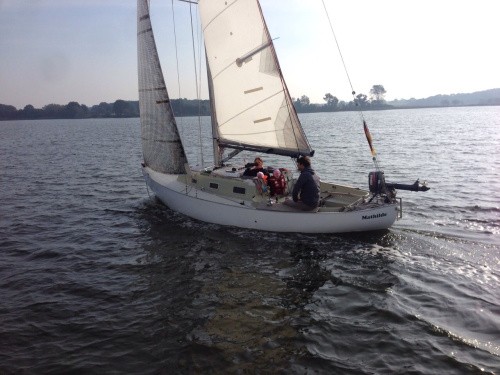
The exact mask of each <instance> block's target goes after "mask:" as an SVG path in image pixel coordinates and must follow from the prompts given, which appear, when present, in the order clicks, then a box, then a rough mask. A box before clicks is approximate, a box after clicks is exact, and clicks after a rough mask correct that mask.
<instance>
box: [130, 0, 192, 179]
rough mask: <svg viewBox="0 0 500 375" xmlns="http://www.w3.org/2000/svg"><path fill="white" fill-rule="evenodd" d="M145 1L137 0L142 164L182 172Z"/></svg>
mask: <svg viewBox="0 0 500 375" xmlns="http://www.w3.org/2000/svg"><path fill="white" fill-rule="evenodd" d="M148 3H149V1H148V0H137V60H138V75H139V109H140V114H141V135H142V151H143V154H144V155H143V156H144V163H145V164H146V165H147V166H148V167H150V168H151V169H153V170H155V171H158V172H161V173H168V174H183V173H186V172H185V164H186V163H187V158H186V155H185V153H184V148H183V146H182V142H181V139H180V136H179V132H178V130H177V125H176V123H175V118H174V116H173V112H172V108H171V106H170V100H169V97H168V93H167V88H166V86H165V80H164V79H163V73H162V70H161V66H160V60H159V58H158V52H157V50H156V44H155V39H154V35H153V29H152V27H151V20H150V18H149V5H148Z"/></svg>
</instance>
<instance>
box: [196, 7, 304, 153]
mask: <svg viewBox="0 0 500 375" xmlns="http://www.w3.org/2000/svg"><path fill="white" fill-rule="evenodd" d="M199 10H200V16H201V21H202V29H203V32H204V39H205V47H206V58H207V64H208V66H209V72H210V73H209V74H210V75H209V81H210V82H211V85H212V91H211V100H212V101H213V102H214V104H213V106H214V109H215V113H216V115H215V116H214V121H215V126H216V127H217V132H216V134H217V139H218V144H219V146H221V147H226V148H228V147H229V148H231V147H232V148H236V149H245V150H256V151H259V152H262V151H261V150H267V151H264V152H268V151H270V150H271V151H272V152H273V153H276V154H283V153H284V154H286V155H289V154H291V153H292V154H293V155H311V154H312V153H313V150H312V149H311V147H310V145H309V142H308V141H307V138H306V136H305V133H304V131H303V129H302V126H301V124H300V121H299V119H298V116H297V113H296V112H295V109H294V108H293V104H292V100H291V97H290V94H289V92H288V89H287V87H286V84H285V82H284V80H283V77H282V74H281V70H280V68H279V63H278V61H277V59H276V53H275V51H274V46H273V42H272V40H271V38H270V35H269V32H268V30H267V26H266V24H265V21H264V18H263V17H262V13H261V9H260V5H259V3H258V1H257V0H238V1H234V2H228V1H224V0H200V1H199ZM255 127H258V130H257V131H255V130H256V128H255ZM280 150H283V151H280Z"/></svg>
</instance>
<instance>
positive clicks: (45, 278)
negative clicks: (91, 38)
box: [0, 107, 500, 374]
mask: <svg viewBox="0 0 500 375" xmlns="http://www.w3.org/2000/svg"><path fill="white" fill-rule="evenodd" d="M300 117H301V119H302V121H303V124H304V127H305V129H306V132H307V133H308V138H309V141H310V142H311V144H312V145H313V147H314V148H315V149H316V156H315V158H314V160H313V163H314V164H313V167H314V168H315V169H316V170H317V171H318V172H319V174H320V176H321V177H322V178H323V179H324V180H329V181H335V182H339V183H346V184H350V185H355V186H359V187H365V188H366V185H367V180H368V177H367V176H368V172H369V171H370V170H372V169H373V165H372V161H371V155H370V152H369V149H368V146H367V144H366V141H365V139H364V134H363V129H362V125H361V123H360V119H359V115H358V114H356V113H334V114H307V115H301V116H300ZM365 117H366V119H367V121H368V124H369V127H370V130H371V132H372V135H373V138H374V145H375V147H376V149H377V151H378V154H379V160H380V163H381V165H382V167H383V169H384V170H385V174H386V177H387V180H388V181H391V182H401V183H412V182H413V181H415V180H416V179H417V178H420V179H421V180H422V181H423V180H426V181H427V183H428V185H429V186H430V187H431V190H430V191H428V192H426V193H413V192H404V191H401V192H399V196H400V197H402V198H403V203H404V213H403V214H404V216H403V219H401V220H399V221H397V222H396V224H395V225H394V227H393V228H391V229H390V230H388V231H384V232H381V233H370V234H364V235H362V234H354V235H302V234H300V233H298V234H294V235H284V234H276V233H265V232H252V231H248V230H244V229H237V228H230V227H221V226H216V225H210V224H205V223H201V222H198V221H195V220H192V219H189V218H187V217H185V216H182V215H180V214H177V213H175V212H172V211H170V210H169V209H168V208H166V207H165V206H163V205H162V204H161V203H159V202H158V201H157V200H155V199H154V197H152V196H151V197H150V196H149V195H148V190H147V189H146V186H145V184H144V181H143V179H142V175H141V171H140V162H141V150H140V126H139V120H138V119H125V120H71V121H67V120H54V121H26V122H24V121H17V122H0V166H1V174H0V199H1V206H0V373H2V374H10V373H27V374H43V373H131V374H132V373H135V374H157V373H164V374H172V373H178V374H191V373H200V374H210V373H214V374H217V373H261V374H268V373H293V374H387V373H398V374H474V373H489V374H500V281H499V280H500V215H499V213H500V168H499V165H500V156H499V150H500V107H475V108H448V109H446V108H442V109H418V110H392V111H379V112H366V113H365ZM202 126H203V127H204V128H203V131H202V132H204V133H205V132H206V129H207V128H208V119H207V118H204V119H202ZM180 127H181V128H182V136H183V138H185V141H186V145H187V148H188V154H189V157H190V162H191V163H192V164H196V163H200V162H201V157H200V156H198V155H199V142H198V133H199V131H198V120H197V119H193V118H184V119H181V120H180ZM205 144H206V145H209V144H210V143H209V142H208V141H206V142H205ZM210 155H211V152H210V151H206V152H205V154H204V157H203V159H204V162H205V163H209V162H210V158H211V156H210ZM241 158H242V159H248V160H251V159H252V158H253V155H243V156H242V157H241ZM265 161H266V164H268V165H276V164H278V163H279V164H282V163H288V160H286V159H285V160H279V159H272V157H270V156H265Z"/></svg>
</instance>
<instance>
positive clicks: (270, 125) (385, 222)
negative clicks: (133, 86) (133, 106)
mask: <svg viewBox="0 0 500 375" xmlns="http://www.w3.org/2000/svg"><path fill="white" fill-rule="evenodd" d="M197 6H198V7H199V9H198V10H199V14H200V18H201V25H202V30H203V38H204V43H205V54H206V60H207V76H208V88H209V96H210V103H211V122H212V138H213V153H214V165H213V166H212V167H194V166H192V165H190V164H189V161H188V159H187V157H186V153H185V149H184V146H183V143H182V140H181V137H180V134H179V130H178V127H177V124H176V119H175V116H174V113H173V111H172V107H171V104H170V99H169V96H168V92H167V87H166V85H165V80H164V78H163V74H162V70H161V66H160V60H159V57H158V52H157V48H156V44H155V37H154V34H153V28H152V23H151V19H150V8H149V1H148V0H138V1H137V45H138V79H139V106H140V119H141V136H142V149H143V157H144V161H143V163H142V172H143V175H144V179H145V181H146V183H147V186H148V187H149V188H150V189H151V190H152V191H153V192H154V194H155V195H156V196H157V197H158V198H159V199H160V200H161V201H162V202H163V203H164V204H165V205H166V206H168V207H169V208H170V209H172V210H174V211H177V212H180V213H182V214H184V215H186V216H189V217H191V218H194V219H197V220H201V221H203V222H208V223H215V224H220V225H227V226H236V227H240V228H248V229H253V230H262V231H272V232H298V233H343V232H359V231H373V230H381V229H387V228H389V227H390V226H391V225H393V223H394V222H395V221H396V220H397V218H398V217H399V216H400V212H401V200H398V199H397V198H396V186H394V184H392V185H391V184H388V183H386V182H385V179H384V175H383V172H382V171H375V172H370V175H369V181H370V183H369V189H368V190H362V189H359V188H356V187H349V186H343V185H338V184H333V183H328V182H324V181H321V182H320V201H319V206H318V208H317V209H315V210H312V211H300V210H296V209H294V208H291V207H289V206H288V205H286V204H284V202H285V200H286V199H289V198H290V195H291V193H292V190H293V187H294V184H295V182H296V181H297V176H294V175H293V172H292V171H291V170H289V169H286V168H275V170H278V171H279V173H276V172H275V171H274V170H269V171H268V172H269V173H268V175H269V176H274V175H279V178H280V179H281V181H282V182H283V184H282V187H283V189H281V191H279V192H278V193H276V192H272V191H271V189H269V186H267V181H266V179H265V178H264V179H262V178H261V177H253V178H247V177H245V176H244V171H245V166H244V165H231V164H229V163H228V162H229V161H230V160H231V159H232V158H234V157H235V155H237V154H238V153H239V152H241V151H251V152H255V153H256V154H259V155H261V154H274V155H279V156H288V157H291V158H293V159H294V160H295V159H297V158H299V157H301V156H308V157H312V156H313V155H314V150H313V149H312V147H311V145H310V144H309V142H308V140H307V137H306V134H305V132H304V130H303V128H302V126H301V123H300V121H299V118H298V116H297V113H296V111H295V109H294V106H293V103H292V99H291V96H290V94H289V92H288V89H287V86H286V83H285V80H284V78H283V75H282V72H281V69H280V66H279V62H278V58H277V54H276V51H275V49H274V45H273V41H272V39H271V36H270V34H269V31H268V28H267V26H266V22H265V20H264V16H263V13H262V9H261V7H260V4H259V2H258V0H236V1H224V0H199V1H198V2H197ZM405 186H406V187H407V189H413V190H417V191H418V190H422V189H423V188H424V187H423V186H421V185H420V184H419V183H418V180H417V182H415V184H414V185H405ZM408 186H410V187H411V188H408ZM398 188H405V187H404V186H399V187H398Z"/></svg>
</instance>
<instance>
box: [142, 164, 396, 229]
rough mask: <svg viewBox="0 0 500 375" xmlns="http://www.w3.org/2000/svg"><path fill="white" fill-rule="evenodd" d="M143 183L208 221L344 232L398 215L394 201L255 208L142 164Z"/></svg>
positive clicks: (382, 224) (377, 225) (385, 224)
mask: <svg viewBox="0 0 500 375" xmlns="http://www.w3.org/2000/svg"><path fill="white" fill-rule="evenodd" d="M143 174H144V178H145V180H146V183H147V184H148V186H149V187H150V188H151V190H152V191H153V192H154V193H155V195H156V196H157V197H158V198H159V199H160V200H161V201H162V202H163V203H164V204H165V205H167V206H168V207H169V208H171V209H172V210H174V211H177V212H180V213H182V214H184V215H186V216H189V217H191V218H194V219H197V220H201V221H204V222H208V223H214V224H220V225H229V226H236V227H240V228H247V229H256V230H263V231H271V232H296V233H345V232H360V231H373V230H381V229H387V228H389V227H390V226H391V225H392V224H393V223H394V222H395V221H396V219H397V217H398V207H397V204H395V203H390V204H383V205H377V206H376V207H372V208H367V209H358V210H354V211H344V212H302V211H275V210H266V209H257V208H255V207H254V206H251V205H247V204H243V202H242V201H236V200H231V199H227V198H224V197H221V196H217V195H215V194H211V193H207V192H205V191H203V190H200V189H196V188H193V187H192V186H187V185H186V184H183V183H182V182H180V181H179V180H178V177H179V175H167V174H162V173H157V172H154V171H152V170H151V169H149V168H147V167H146V168H143Z"/></svg>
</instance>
